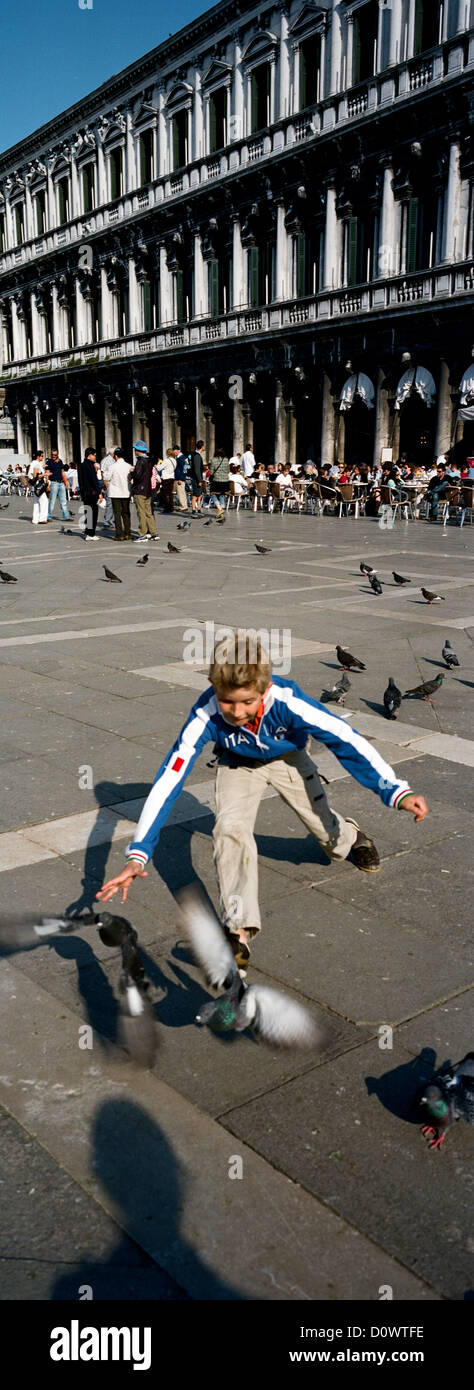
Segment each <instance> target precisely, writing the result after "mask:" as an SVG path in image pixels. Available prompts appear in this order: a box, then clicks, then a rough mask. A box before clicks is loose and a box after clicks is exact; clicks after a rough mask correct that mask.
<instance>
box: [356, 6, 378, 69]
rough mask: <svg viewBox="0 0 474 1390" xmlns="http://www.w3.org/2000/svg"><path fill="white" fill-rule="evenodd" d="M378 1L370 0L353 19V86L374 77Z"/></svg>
mask: <svg viewBox="0 0 474 1390" xmlns="http://www.w3.org/2000/svg"><path fill="white" fill-rule="evenodd" d="M378 23H379V7H378V0H370V3H369V4H368V5H363V6H362V9H361V10H356V12H355V14H354V17H353V31H354V32H353V41H352V84H353V86H355V85H356V83H357V82H366V81H367V78H368V77H373V75H374V72H375V69H376V63H377V33H378Z"/></svg>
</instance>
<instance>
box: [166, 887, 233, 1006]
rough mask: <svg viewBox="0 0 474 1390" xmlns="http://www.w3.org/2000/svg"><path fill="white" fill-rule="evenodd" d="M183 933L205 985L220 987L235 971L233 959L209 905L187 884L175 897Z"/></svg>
mask: <svg viewBox="0 0 474 1390" xmlns="http://www.w3.org/2000/svg"><path fill="white" fill-rule="evenodd" d="M176 897H177V900H178V903H179V906H180V908H181V913H182V917H183V925H184V932H185V935H186V936H187V938H188V941H189V944H190V946H191V949H192V951H193V954H194V955H195V957H196V960H197V962H198V965H200V966H201V968H202V969H203V970H204V974H205V975H206V978H207V980H208V981H209V984H211V985H215V986H216V987H217V988H220V987H221V986H222V985H223V984H224V983H225V980H226V979H228V977H229V975H230V974H233V973H234V971H235V960H234V956H233V953H232V950H231V947H230V946H229V943H228V941H227V940H226V937H225V936H224V932H223V929H222V927H221V924H220V922H219V921H218V919H217V917H216V915H215V912H214V910H213V908H212V906H211V904H210V903H209V902H208V901H206V899H205V898H204V895H203V894H202V893H201V892H200V890H199V889H198V888H197V887H195V886H193V885H191V886H189V887H188V888H181V889H180V890H179V892H178V893H177V894H176Z"/></svg>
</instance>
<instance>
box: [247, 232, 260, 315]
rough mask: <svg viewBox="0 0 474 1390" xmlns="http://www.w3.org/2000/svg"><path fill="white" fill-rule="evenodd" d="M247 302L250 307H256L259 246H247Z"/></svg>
mask: <svg viewBox="0 0 474 1390" xmlns="http://www.w3.org/2000/svg"><path fill="white" fill-rule="evenodd" d="M248 256H249V304H250V307H251V308H252V309H256V308H257V307H258V304H259V300H260V295H259V288H260V286H259V263H260V248H259V247H258V246H249V253H248Z"/></svg>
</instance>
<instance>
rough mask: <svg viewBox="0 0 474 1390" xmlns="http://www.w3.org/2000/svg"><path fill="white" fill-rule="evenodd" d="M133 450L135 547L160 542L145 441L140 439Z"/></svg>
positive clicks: (132, 479) (131, 479)
mask: <svg viewBox="0 0 474 1390" xmlns="http://www.w3.org/2000/svg"><path fill="white" fill-rule="evenodd" d="M133 448H134V454H135V465H134V468H133V469H132V472H131V474H130V481H131V490H132V496H133V500H134V503H135V506H136V509H137V517H138V536H137V537H136V539H135V545H145V543H146V541H148V540H152V541H157V540H159V536H158V534H157V530H156V526H155V521H154V517H153V509H152V505H151V494H152V491H153V485H152V473H153V464H152V462H151V459H150V455H149V453H148V447H147V445H146V444H145V442H144V440H143V439H139V440H138V441H137V443H136V444H134V446H133Z"/></svg>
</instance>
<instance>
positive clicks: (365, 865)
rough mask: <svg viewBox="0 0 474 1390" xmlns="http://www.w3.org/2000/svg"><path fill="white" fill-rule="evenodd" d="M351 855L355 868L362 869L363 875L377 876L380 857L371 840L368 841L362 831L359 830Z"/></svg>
mask: <svg viewBox="0 0 474 1390" xmlns="http://www.w3.org/2000/svg"><path fill="white" fill-rule="evenodd" d="M351 855H352V859H353V862H354V864H355V865H356V868H358V869H362V872H363V873H364V874H378V873H379V871H380V855H379V852H378V850H377V849H376V847H375V845H374V842H373V840H369V839H368V836H367V835H364V834H363V832H362V830H359V832H358V835H357V839H356V841H355V843H354V844H353V846H352V849H351Z"/></svg>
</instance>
